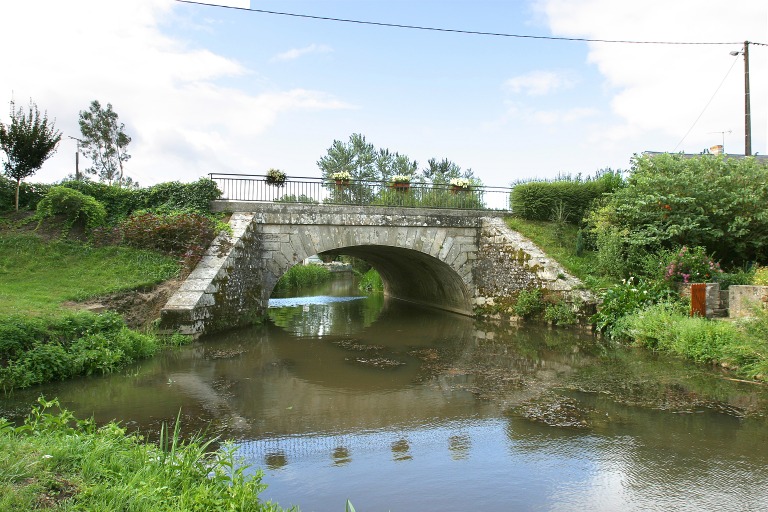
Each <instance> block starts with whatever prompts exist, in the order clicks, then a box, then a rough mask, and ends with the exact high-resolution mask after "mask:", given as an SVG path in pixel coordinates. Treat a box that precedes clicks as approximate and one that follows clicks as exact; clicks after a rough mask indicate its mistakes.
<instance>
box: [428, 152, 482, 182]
mask: <svg viewBox="0 0 768 512" xmlns="http://www.w3.org/2000/svg"><path fill="white" fill-rule="evenodd" d="M422 174H423V175H424V178H425V179H426V180H428V181H430V182H431V183H432V184H433V185H447V184H448V183H450V182H451V179H453V178H465V179H468V180H471V181H472V182H473V183H475V184H479V183H480V180H478V179H477V178H475V174H474V172H472V169H467V170H465V171H463V172H462V170H461V167H459V166H458V165H456V164H455V163H453V162H451V161H450V160H448V159H447V158H443V159H442V160H441V161H439V162H438V161H437V159H435V158H430V159H429V160H427V167H426V168H424V169H423V170H422Z"/></svg>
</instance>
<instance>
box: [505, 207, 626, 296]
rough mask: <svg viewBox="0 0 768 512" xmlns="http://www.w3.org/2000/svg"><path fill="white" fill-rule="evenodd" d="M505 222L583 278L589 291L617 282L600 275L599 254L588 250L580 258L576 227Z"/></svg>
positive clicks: (516, 221)
mask: <svg viewBox="0 0 768 512" xmlns="http://www.w3.org/2000/svg"><path fill="white" fill-rule="evenodd" d="M505 222H506V223H507V226H509V228H510V229H513V230H515V231H518V232H519V233H521V234H522V235H523V236H525V237H526V238H529V239H531V240H532V241H533V243H535V244H536V245H538V246H539V248H541V250H543V251H544V252H545V253H547V255H548V256H550V257H552V258H554V259H555V260H556V261H557V262H558V263H560V264H561V265H562V266H563V268H565V270H567V271H568V272H569V273H571V274H573V275H574V276H576V277H578V278H579V279H581V281H582V282H584V285H585V286H586V287H587V288H590V289H593V290H599V289H602V288H607V287H609V286H611V285H613V284H615V282H616V281H615V280H613V279H611V278H609V277H607V276H604V275H601V274H600V273H599V272H598V270H597V268H598V266H597V253H596V252H594V251H584V253H583V254H582V255H581V256H577V255H576V235H577V233H578V231H579V229H578V228H577V227H576V226H574V225H572V224H558V223H555V222H544V221H533V220H523V219H520V218H517V217H507V218H506V219H505Z"/></svg>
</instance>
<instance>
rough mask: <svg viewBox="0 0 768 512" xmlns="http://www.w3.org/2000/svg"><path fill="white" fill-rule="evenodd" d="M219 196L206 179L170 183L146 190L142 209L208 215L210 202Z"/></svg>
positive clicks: (210, 181)
mask: <svg viewBox="0 0 768 512" xmlns="http://www.w3.org/2000/svg"><path fill="white" fill-rule="evenodd" d="M220 196H221V190H219V188H218V187H217V186H216V183H215V182H214V181H213V180H210V179H208V178H200V179H199V180H197V181H195V182H192V183H179V182H178V181H172V182H168V183H160V184H158V185H155V186H153V187H149V188H148V189H146V192H145V198H144V208H146V209H157V210H162V211H169V210H183V211H187V212H196V213H209V212H210V211H211V208H210V204H211V201H213V200H214V199H218V198H219V197H220Z"/></svg>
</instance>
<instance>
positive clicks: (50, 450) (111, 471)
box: [0, 399, 282, 512]
mask: <svg viewBox="0 0 768 512" xmlns="http://www.w3.org/2000/svg"><path fill="white" fill-rule="evenodd" d="M40 404H41V405H40V406H39V407H36V408H35V409H34V410H33V412H32V414H31V415H30V416H29V417H28V419H27V420H26V422H25V424H24V425H22V426H19V427H14V426H12V425H10V424H8V423H5V422H4V421H3V420H0V451H2V453H3V457H0V510H8V511H11V510H35V509H51V510H94V511H96V510H103V511H107V510H131V511H135V512H142V511H147V512H150V511H151V512H155V511H158V510H162V511H169V512H170V511H185V512H186V511H210V510H243V511H245V510H248V511H280V510H282V509H281V508H280V507H279V506H277V505H275V504H272V503H269V502H264V501H262V500H260V499H259V493H260V492H261V491H263V490H264V489H265V488H266V486H265V485H264V484H262V483H261V473H260V472H256V473H254V474H251V475H247V474H246V471H247V468H246V467H243V466H240V465H239V464H237V462H238V461H237V458H236V454H235V452H234V451H233V450H232V449H230V448H227V447H226V446H225V447H224V448H221V449H218V450H213V449H212V447H211V445H210V441H203V440H202V439H200V438H194V439H192V440H191V441H188V442H184V443H182V442H181V441H180V436H179V423H178V421H177V422H176V425H175V429H174V430H171V431H169V430H168V429H164V430H163V433H162V434H163V436H162V439H161V441H160V443H159V445H156V444H152V443H148V442H146V441H145V440H143V439H142V437H141V436H139V435H138V434H129V433H128V432H126V431H125V429H124V428H122V427H120V426H119V425H118V424H116V423H109V424H107V425H104V426H103V427H100V428H97V427H96V426H95V425H94V424H93V423H92V422H90V421H78V420H76V419H75V418H73V416H72V414H71V413H69V412H67V411H60V410H58V407H57V404H56V402H55V401H52V402H46V401H44V400H42V399H41V400H40Z"/></svg>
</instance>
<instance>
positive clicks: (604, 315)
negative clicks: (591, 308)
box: [592, 277, 675, 337]
mask: <svg viewBox="0 0 768 512" xmlns="http://www.w3.org/2000/svg"><path fill="white" fill-rule="evenodd" d="M674 297H675V294H674V292H672V290H670V289H669V288H668V287H666V286H665V285H664V284H662V283H659V282H656V281H641V280H637V279H635V278H632V277H630V278H629V279H626V280H624V281H622V283H621V284H617V285H614V286H613V287H611V288H608V289H607V290H605V291H604V292H603V293H602V295H601V297H600V300H601V303H600V306H599V307H598V310H597V313H596V314H595V315H594V316H593V317H592V322H594V324H595V327H596V328H597V329H598V330H599V331H602V332H605V333H607V334H608V335H609V336H611V337H620V336H619V333H618V331H615V330H614V327H615V326H616V324H617V322H618V321H619V320H620V319H621V318H622V317H624V316H626V315H629V314H630V313H634V312H635V311H638V310H641V309H644V308H646V307H648V306H652V305H653V304H657V303H660V302H665V301H671V300H673V298H674Z"/></svg>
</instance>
